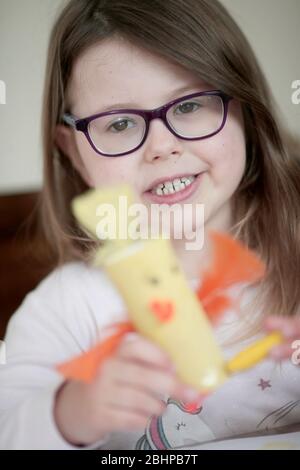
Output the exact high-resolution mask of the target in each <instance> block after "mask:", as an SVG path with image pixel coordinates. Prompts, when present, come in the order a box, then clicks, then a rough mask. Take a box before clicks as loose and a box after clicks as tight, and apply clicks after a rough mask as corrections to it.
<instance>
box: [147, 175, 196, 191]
mask: <svg viewBox="0 0 300 470" xmlns="http://www.w3.org/2000/svg"><path fill="white" fill-rule="evenodd" d="M194 179H195V176H192V175H191V176H184V177H182V178H175V179H174V180H173V181H165V182H164V183H160V184H158V185H157V186H155V187H154V188H153V189H152V193H153V194H157V195H158V196H163V195H167V194H173V193H177V192H178V191H182V190H183V189H184V188H186V187H187V186H188V185H189V184H191V183H192V182H193V181H194Z"/></svg>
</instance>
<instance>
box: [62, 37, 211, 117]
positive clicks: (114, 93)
mask: <svg viewBox="0 0 300 470" xmlns="http://www.w3.org/2000/svg"><path fill="white" fill-rule="evenodd" d="M205 85H206V84H205V83H204V82H202V81H201V80H200V78H199V77H197V76H196V75H195V74H193V73H192V72H190V71H188V70H186V69H184V68H183V67H181V66H180V65H177V64H174V63H172V62H170V61H168V60H166V59H164V58H163V57H160V56H159V55H157V54H154V53H151V52H149V51H147V50H145V49H141V48H138V47H135V46H133V45H131V44H130V43H128V42H126V41H125V40H121V39H110V40H105V41H103V42H101V43H98V44H96V45H94V46H92V47H90V48H89V49H88V50H86V51H85V52H84V53H83V54H82V55H81V56H80V57H79V58H78V59H77V60H76V62H75V64H74V66H73V70H72V76H71V80H70V83H69V86H68V98H69V99H68V101H69V104H70V107H71V109H72V112H73V113H74V114H77V115H80V114H81V115H87V114H89V113H94V112H100V111H102V110H103V109H104V108H106V107H109V106H111V105H112V107H113V105H114V103H123V102H126V103H127V102H128V103H131V104H132V105H133V106H134V105H135V106H137V107H142V108H153V107H156V106H160V105H161V104H163V103H165V102H166V99H168V97H170V96H171V94H172V91H173V90H176V89H179V88H182V87H191V88H194V89H195V91H197V90H201V89H205V88H207V86H205ZM179 96H180V95H179ZM173 98H176V96H172V97H171V98H170V99H173Z"/></svg>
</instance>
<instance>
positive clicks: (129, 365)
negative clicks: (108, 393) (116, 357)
mask: <svg viewBox="0 0 300 470" xmlns="http://www.w3.org/2000/svg"><path fill="white" fill-rule="evenodd" d="M120 370H122V371H123V374H122V376H120V373H119V371H120ZM112 374H113V376H114V380H115V381H116V382H117V383H118V384H119V386H120V387H121V386H123V385H131V386H132V385H134V386H135V387H136V388H139V389H140V390H146V391H147V393H151V394H153V395H154V396H157V395H161V396H168V397H170V396H172V397H173V398H175V399H177V400H186V401H196V400H198V399H199V398H200V393H199V392H198V391H196V390H194V389H192V388H191V387H189V386H187V385H184V384H182V383H181V382H180V381H179V380H178V378H177V377H176V376H175V375H174V373H172V372H168V371H161V370H158V369H152V368H151V367H147V368H145V366H142V365H139V364H136V363H134V362H124V363H123V366H120V364H118V362H117V361H116V364H115V365H114V366H113V369H112Z"/></svg>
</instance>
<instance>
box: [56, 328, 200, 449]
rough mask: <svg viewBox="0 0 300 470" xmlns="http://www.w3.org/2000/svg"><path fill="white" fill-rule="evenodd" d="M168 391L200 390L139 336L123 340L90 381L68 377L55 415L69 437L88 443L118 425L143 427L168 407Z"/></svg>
mask: <svg viewBox="0 0 300 470" xmlns="http://www.w3.org/2000/svg"><path fill="white" fill-rule="evenodd" d="M165 395H167V396H172V397H173V398H175V399H177V400H180V401H185V402H186V401H189V402H190V401H193V400H196V399H197V398H198V397H199V396H200V394H198V393H197V392H195V391H194V390H191V389H189V388H188V387H186V386H184V385H182V384H181V383H180V382H179V381H178V379H177V378H176V375H175V373H174V370H173V368H172V364H171V363H170V361H169V359H168V357H167V356H166V355H165V353H163V352H162V351H161V350H160V349H159V348H158V347H157V346H156V345H154V344H153V343H151V342H149V341H147V340H146V339H143V338H141V337H139V336H137V338H135V339H132V340H131V341H128V340H126V339H125V340H124V341H123V342H122V343H121V345H120V346H119V349H118V350H117V352H116V354H115V355H114V356H113V357H111V358H109V359H108V360H107V361H106V362H105V363H104V364H102V366H101V368H100V369H99V372H98V375H97V377H96V379H95V380H94V381H93V382H92V383H91V384H85V383H82V382H75V381H71V382H66V383H65V385H63V386H62V387H61V388H60V389H59V391H58V393H57V397H56V403H55V407H54V417H55V420H56V424H57V427H58V429H59V431H60V433H61V434H62V436H63V437H64V438H65V439H66V440H67V441H69V442H70V443H72V444H75V445H90V444H92V443H94V442H96V441H98V440H99V439H102V438H103V437H104V436H106V435H107V434H109V433H111V432H114V431H129V430H138V429H142V428H144V427H145V426H146V424H147V421H148V419H149V417H150V416H151V415H160V414H162V413H163V411H164V410H165V407H166V404H165V403H164V402H163V400H162V397H161V396H165Z"/></svg>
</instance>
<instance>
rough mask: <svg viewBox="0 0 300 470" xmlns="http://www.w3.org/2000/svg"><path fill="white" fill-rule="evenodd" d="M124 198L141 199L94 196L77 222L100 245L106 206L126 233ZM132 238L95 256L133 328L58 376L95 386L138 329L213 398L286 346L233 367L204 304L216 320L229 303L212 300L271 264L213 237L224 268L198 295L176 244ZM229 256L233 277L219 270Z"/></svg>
mask: <svg viewBox="0 0 300 470" xmlns="http://www.w3.org/2000/svg"><path fill="white" fill-rule="evenodd" d="M120 196H126V197H127V198H128V202H129V204H130V203H133V202H134V195H133V193H132V192H131V190H130V188H129V187H127V186H121V187H117V188H107V189H96V190H90V191H88V192H87V193H86V194H84V195H82V196H79V197H77V198H76V199H75V200H74V201H73V206H72V208H73V212H74V215H75V216H76V218H77V219H78V221H79V223H80V224H81V226H82V227H83V228H85V229H86V230H88V232H89V233H90V234H91V235H93V237H95V238H98V239H99V235H100V238H102V234H101V230H100V233H98V232H99V230H98V228H99V215H100V213H101V212H103V211H101V209H103V207H104V204H111V207H112V208H113V209H114V210H115V214H116V215H117V217H116V220H115V221H114V223H113V229H114V232H115V233H116V234H119V233H120V232H119V229H120V226H121V225H122V224H124V223H125V225H124V226H127V227H128V226H129V225H128V220H127V217H128V216H127V214H125V213H122V212H120V211H119V201H120V199H119V197H120ZM126 223H127V225H126ZM123 235H124V231H123ZM125 235H126V236H124V237H120V236H117V237H111V238H110V239H108V240H107V239H106V240H104V242H103V244H102V245H103V246H101V247H100V248H99V249H98V250H97V252H96V253H95V258H94V264H95V265H97V266H102V268H103V269H104V270H105V272H106V273H107V274H108V276H109V277H110V279H111V280H112V282H113V283H114V284H115V286H116V287H117V289H118V291H119V292H120V294H121V296H122V297H123V299H124V301H125V303H126V306H127V308H128V316H129V319H130V320H131V323H132V325H131V324H130V323H128V324H123V325H118V330H117V333H116V335H113V336H112V337H111V338H109V339H108V340H106V341H105V342H103V343H101V344H99V345H96V346H95V347H94V348H93V349H92V350H91V351H88V352H87V353H85V354H84V355H82V356H80V357H79V358H75V359H73V360H71V361H69V362H68V363H65V364H62V365H60V366H59V367H58V370H59V371H60V372H61V373H62V374H63V375H64V376H65V377H67V378H75V379H82V380H86V381H88V380H92V378H93V376H94V375H95V373H96V370H97V368H98V367H99V364H100V363H101V361H102V360H104V359H105V358H106V357H107V356H108V355H109V354H112V352H113V351H114V349H115V348H116V347H117V345H118V344H119V341H120V339H121V337H122V336H123V334H125V333H126V332H128V331H132V330H136V331H138V332H139V333H140V334H142V335H144V336H145V337H147V338H149V339H150V340H152V341H153V342H155V343H157V344H158V345H159V346H160V347H161V348H162V349H164V350H165V351H166V352H167V353H168V355H169V357H170V358H171V359H172V361H173V363H174V365H175V367H176V371H177V375H178V377H179V378H180V379H181V380H182V382H184V383H186V384H187V385H190V386H192V387H194V388H195V389H196V390H198V391H199V392H202V393H204V394H207V393H210V392H211V391H213V390H214V389H216V388H217V387H218V386H220V385H221V384H222V383H223V382H224V381H225V380H226V378H227V377H228V375H229V374H231V373H233V372H236V371H238V370H242V369H243V368H246V367H250V366H251V365H253V364H254V363H256V362H258V361H259V360H261V359H262V357H264V355H265V354H266V353H267V351H268V350H269V349H270V347H272V346H273V345H274V344H275V343H276V342H278V341H281V338H280V337H279V335H278V334H276V335H275V336H274V335H270V338H269V339H264V340H262V341H260V342H259V343H258V344H256V345H255V346H252V347H251V348H250V349H249V348H248V349H247V351H246V352H245V351H244V352H243V353H240V355H238V356H237V357H236V358H233V359H232V360H230V361H229V362H228V363H225V362H224V360H223V357H222V353H221V351H220V349H219V347H218V345H217V343H216V341H215V338H214V335H213V330H212V327H211V324H210V321H209V319H208V317H207V315H206V312H205V311H204V309H203V307H202V304H201V302H200V299H201V300H204V301H205V299H207V297H210V299H213V300H212V301H213V305H211V304H209V301H208V302H206V306H205V308H206V310H210V313H212V315H210V318H214V315H216V314H219V313H220V311H221V310H222V309H223V308H224V307H227V306H228V299H227V298H226V296H224V295H223V296H222V295H221V296H220V295H219V297H218V294H217V295H215V296H214V297H213V296H211V293H212V292H213V291H214V289H215V288H216V287H217V288H218V289H219V290H220V286H221V287H227V286H228V285H230V284H232V283H234V282H238V281H245V280H249V281H254V280H257V279H259V278H260V277H262V275H263V273H264V266H263V264H262V263H261V262H260V261H259V260H258V259H257V258H255V256H254V255H253V254H252V253H250V252H248V251H246V250H245V248H242V247H241V246H240V245H238V244H237V242H236V241H234V240H232V239H230V238H229V237H226V236H224V235H220V234H214V235H213V237H214V242H215V247H217V259H215V263H216V265H215V267H214V271H213V272H212V273H208V275H206V277H205V278H204V280H203V282H202V285H201V288H200V289H199V290H198V292H197V293H195V292H193V291H192V290H191V289H190V287H189V285H188V283H187V281H186V279H185V276H184V273H183V271H182V270H181V268H180V267H179V265H178V261H177V259H176V256H175V253H174V252H173V249H172V245H171V243H170V241H169V240H166V239H163V238H161V237H160V238H158V239H148V240H142V239H137V240H132V239H131V238H130V237H129V234H128V232H127V233H125ZM224 243H225V244H226V249H224ZM218 250H219V251H218ZM225 252H226V253H225ZM241 253H242V257H243V260H241ZM229 255H230V256H231V258H230V262H231V265H234V264H235V257H236V263H237V264H239V269H238V270H236V271H234V270H232V269H231V277H230V276H229V278H228V273H227V271H225V270H224V267H222V268H221V269H219V267H220V263H222V265H224V264H227V265H229V263H228V260H227V262H226V260H225V259H224V256H227V257H228V256H229ZM238 258H239V260H238ZM237 260H238V261H237ZM242 261H243V263H242ZM245 263H246V264H245ZM218 266H219V267H218ZM206 293H209V294H210V295H209V296H207V295H206ZM210 302H211V300H210ZM203 303H204V305H205V302H203ZM267 338H268V337H267Z"/></svg>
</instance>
